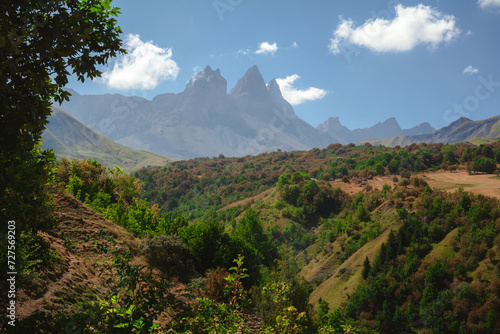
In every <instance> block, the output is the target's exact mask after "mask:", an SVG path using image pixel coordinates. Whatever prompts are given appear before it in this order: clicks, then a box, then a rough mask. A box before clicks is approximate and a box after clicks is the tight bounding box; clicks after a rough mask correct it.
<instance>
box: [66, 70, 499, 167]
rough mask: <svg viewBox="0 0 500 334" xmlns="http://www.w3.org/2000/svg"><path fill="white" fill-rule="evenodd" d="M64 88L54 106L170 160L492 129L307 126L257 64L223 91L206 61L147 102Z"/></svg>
mask: <svg viewBox="0 0 500 334" xmlns="http://www.w3.org/2000/svg"><path fill="white" fill-rule="evenodd" d="M71 93H72V96H71V98H70V101H69V102H64V103H63V105H62V108H63V109H65V110H66V111H67V112H68V113H70V114H71V115H73V116H74V117H76V118H77V119H78V120H80V121H81V122H83V123H84V124H86V125H87V126H88V127H90V128H92V129H94V130H95V131H97V132H99V133H101V134H103V135H104V136H106V137H108V138H110V139H112V140H114V141H116V142H118V143H120V144H122V145H125V146H128V147H131V148H133V149H136V150H144V151H149V152H153V153H155V154H159V155H162V156H168V157H171V158H175V159H189V158H193V157H199V156H208V157H212V156H218V155H219V154H223V155H226V156H245V155H254V154H258V153H262V152H270V151H275V150H278V149H281V150H284V151H293V150H306V149H311V148H314V147H318V148H323V147H326V146H327V145H329V144H331V143H341V144H347V143H351V142H353V143H361V142H365V141H368V142H371V143H373V144H383V145H386V146H394V145H405V144H411V143H413V142H417V143H418V142H424V141H425V142H446V143H455V142H459V141H463V140H471V139H473V138H474V137H477V136H479V135H482V136H490V137H492V136H493V137H494V136H495V135H496V136H498V135H500V134H499V133H497V131H494V130H495V129H496V127H495V126H494V124H495V123H496V122H492V121H488V124H487V125H485V124H483V123H481V124H482V125H478V124H479V123H477V124H475V125H473V126H472V125H470V126H472V128H470V127H461V128H460V129H458V130H457V129H455V128H457V127H459V126H461V125H462V123H464V122H470V120H468V119H460V120H457V121H456V122H454V123H452V124H450V125H449V126H447V127H444V128H442V129H439V130H435V129H434V128H433V127H432V126H430V124H429V123H427V122H425V123H422V124H419V125H417V126H415V127H413V128H411V129H401V127H400V126H399V124H398V122H397V121H396V119H395V118H389V119H387V120H386V121H384V122H382V123H380V122H379V123H377V124H375V125H373V126H372V127H369V128H364V129H355V130H350V129H348V128H347V127H345V126H343V125H342V124H341V123H340V120H339V119H338V117H331V118H329V119H328V120H326V121H325V122H324V123H322V124H320V125H318V127H317V128H314V127H312V126H311V125H310V124H308V123H306V122H305V121H303V120H302V119H301V118H299V117H298V116H297V115H295V112H294V109H293V107H292V106H291V105H290V104H289V103H288V102H287V101H286V100H285V99H284V98H283V96H282V94H281V90H280V87H279V85H278V84H277V82H276V80H275V79H273V80H271V81H270V82H269V83H268V84H267V85H266V83H265V82H264V79H263V77H262V75H261V73H260V71H259V69H258V68H257V66H253V67H251V68H250V69H249V70H248V71H247V72H246V73H245V75H244V76H243V77H242V78H241V79H240V80H239V81H238V82H237V83H236V85H235V86H234V87H233V88H232V89H231V91H230V92H229V93H228V92H227V81H226V79H224V78H223V77H222V76H221V73H220V70H219V69H216V70H215V71H214V70H212V68H211V67H210V66H207V67H206V68H205V69H204V70H203V71H201V72H199V73H198V74H197V75H195V76H194V77H193V78H192V79H191V80H190V81H189V82H188V83H187V84H186V87H185V89H184V91H183V92H181V93H178V94H173V93H166V94H161V95H158V96H156V97H155V98H154V99H153V100H151V101H149V100H146V99H144V98H141V97H137V96H131V97H127V96H123V95H119V94H114V95H110V94H106V95H80V94H78V93H77V92H75V91H71ZM486 129H489V130H488V131H487V130H486ZM388 138H389V139H388Z"/></svg>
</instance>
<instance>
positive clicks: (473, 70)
mask: <svg viewBox="0 0 500 334" xmlns="http://www.w3.org/2000/svg"><path fill="white" fill-rule="evenodd" d="M478 72H479V70H478V69H477V68H475V67H472V65H469V66H467V67H466V68H465V70H464V72H463V73H464V74H476V73H478Z"/></svg>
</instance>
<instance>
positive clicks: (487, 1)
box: [477, 0, 500, 8]
mask: <svg viewBox="0 0 500 334" xmlns="http://www.w3.org/2000/svg"><path fill="white" fill-rule="evenodd" d="M477 4H478V5H479V7H481V8H488V7H493V8H495V7H496V8H500V0H478V2H477Z"/></svg>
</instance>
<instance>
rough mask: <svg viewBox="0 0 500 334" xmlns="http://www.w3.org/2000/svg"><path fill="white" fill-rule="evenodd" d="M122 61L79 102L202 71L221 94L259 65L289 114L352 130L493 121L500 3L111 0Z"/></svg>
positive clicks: (174, 85) (157, 86) (177, 82)
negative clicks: (209, 72) (390, 122)
mask: <svg viewBox="0 0 500 334" xmlns="http://www.w3.org/2000/svg"><path fill="white" fill-rule="evenodd" d="M113 4H114V5H115V6H117V7H120V8H121V12H122V14H121V15H120V17H119V18H118V22H119V25H120V26H121V27H122V30H123V36H122V37H123V40H124V42H125V43H124V44H125V47H126V48H127V49H128V50H129V54H128V55H126V56H124V57H119V58H117V59H113V60H111V61H110V62H109V64H108V67H107V68H104V69H103V71H104V72H105V75H104V77H103V78H102V79H98V80H95V81H93V82H89V81H86V82H85V83H84V84H80V83H77V82H76V81H75V80H72V81H71V82H70V85H69V86H70V87H72V88H74V89H76V90H77V91H78V92H79V93H81V94H103V93H120V94H123V95H137V96H142V97H144V98H147V99H152V98H153V97H154V96H156V95H158V94H162V93H167V92H168V93H179V92H181V91H183V90H184V87H185V85H186V83H187V82H188V81H189V79H190V78H191V77H192V76H193V75H194V74H195V72H196V71H199V70H202V69H203V68H204V67H205V66H207V65H210V66H211V67H212V68H213V69H216V68H220V70H221V75H222V76H223V77H224V78H226V80H227V82H228V91H229V90H231V89H232V87H233V86H234V85H235V84H236V82H237V80H238V79H239V78H241V77H242V76H243V75H244V73H245V72H246V70H247V69H248V68H250V67H251V66H253V65H257V66H258V67H259V69H260V71H261V73H262V75H263V77H264V80H265V81H266V82H269V81H270V80H271V79H273V78H278V79H281V80H278V83H279V84H280V87H281V88H282V91H283V92H284V95H285V98H286V99H287V100H289V102H291V103H292V104H294V109H295V112H296V114H297V115H298V116H299V117H301V118H302V119H304V120H305V121H307V122H308V123H310V124H311V125H313V126H317V125H318V124H319V123H322V122H323V121H325V120H326V119H327V118H328V117H333V116H338V117H339V118H340V121H341V123H342V124H344V125H346V126H347V127H349V128H351V129H354V128H360V127H368V126H371V125H373V124H374V123H376V122H378V121H383V120H385V119H387V118H389V117H396V119H397V120H398V122H399V123H400V125H401V126H402V127H403V128H409V127H412V126H414V125H416V124H418V123H421V122H429V123H430V124H431V125H432V126H434V127H436V128H439V127H442V126H445V125H447V124H449V123H450V122H452V121H453V120H455V119H457V118H459V117H461V116H466V117H469V118H471V119H473V120H479V119H484V118H488V117H492V116H496V115H498V114H500V0H470V1H465V0H433V1H414V0H407V1H393V0H389V1H387V0H384V1H378V0H365V1H347V0H345V1H337V0H336V1H332V0H329V1H327V0H318V1H299V0H273V1H263V0H206V1H192V0H175V1H174V0H146V1H133V0H114V1H113Z"/></svg>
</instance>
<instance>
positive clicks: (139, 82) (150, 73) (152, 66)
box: [102, 34, 179, 89]
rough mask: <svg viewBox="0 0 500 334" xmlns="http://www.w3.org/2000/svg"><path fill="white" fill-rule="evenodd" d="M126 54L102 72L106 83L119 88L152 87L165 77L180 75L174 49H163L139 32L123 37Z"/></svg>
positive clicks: (165, 78)
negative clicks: (146, 39) (109, 68)
mask: <svg viewBox="0 0 500 334" xmlns="http://www.w3.org/2000/svg"><path fill="white" fill-rule="evenodd" d="M124 44H125V48H126V49H127V52H128V53H127V54H126V55H124V56H123V57H121V58H120V59H118V61H117V62H116V63H115V64H114V66H113V69H112V70H108V71H107V72H105V73H103V75H102V77H103V79H104V80H105V82H106V84H107V85H108V86H110V87H113V88H118V89H153V88H155V87H156V86H157V85H158V84H159V83H160V81H162V80H175V79H176V78H177V75H178V74H179V67H178V66H177V63H176V62H175V61H173V60H172V49H170V48H160V47H158V46H156V45H154V44H153V43H152V42H151V41H149V42H143V41H141V39H140V37H139V35H133V34H128V35H127V36H126V37H125V40H124Z"/></svg>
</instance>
